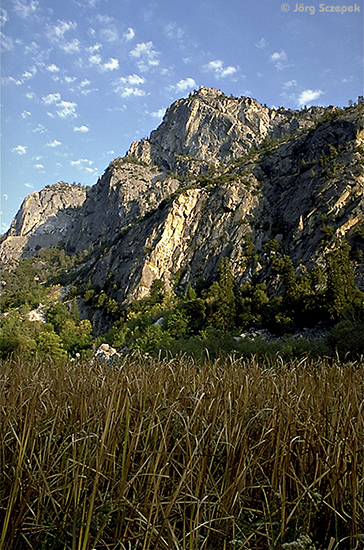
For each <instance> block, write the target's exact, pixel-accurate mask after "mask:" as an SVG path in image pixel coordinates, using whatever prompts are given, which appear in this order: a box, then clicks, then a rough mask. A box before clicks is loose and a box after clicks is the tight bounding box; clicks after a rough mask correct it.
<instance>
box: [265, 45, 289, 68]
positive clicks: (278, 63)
mask: <svg viewBox="0 0 364 550" xmlns="http://www.w3.org/2000/svg"><path fill="white" fill-rule="evenodd" d="M269 61H270V62H271V63H274V66H275V67H276V69H278V70H279V71H281V70H282V69H285V68H286V67H288V56H287V54H286V52H285V51H284V50H282V51H281V52H274V53H273V54H272V55H271V56H270V57H269Z"/></svg>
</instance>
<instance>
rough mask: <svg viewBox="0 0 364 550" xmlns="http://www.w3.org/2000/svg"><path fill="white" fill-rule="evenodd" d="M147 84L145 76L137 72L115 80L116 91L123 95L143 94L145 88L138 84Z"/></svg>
mask: <svg viewBox="0 0 364 550" xmlns="http://www.w3.org/2000/svg"><path fill="white" fill-rule="evenodd" d="M142 84H145V78H143V77H142V76H139V75H137V74H131V75H129V76H122V77H120V78H118V79H117V80H115V81H114V82H113V87H114V92H115V93H119V94H120V95H121V97H131V96H143V95H145V92H144V90H141V89H140V88H139V87H138V86H141V85H142Z"/></svg>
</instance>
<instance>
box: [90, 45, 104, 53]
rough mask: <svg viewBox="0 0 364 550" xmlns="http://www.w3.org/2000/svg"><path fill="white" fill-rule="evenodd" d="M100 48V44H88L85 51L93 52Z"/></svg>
mask: <svg viewBox="0 0 364 550" xmlns="http://www.w3.org/2000/svg"><path fill="white" fill-rule="evenodd" d="M101 48H102V46H101V44H99V43H97V44H95V45H94V46H90V47H89V48H87V51H88V52H90V53H95V52H98V51H99V50H100V49H101Z"/></svg>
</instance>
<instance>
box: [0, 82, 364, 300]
mask: <svg viewBox="0 0 364 550" xmlns="http://www.w3.org/2000/svg"><path fill="white" fill-rule="evenodd" d="M361 110H362V105H355V106H353V107H350V108H347V109H346V110H341V109H337V108H334V107H329V108H321V107H311V108H310V109H303V110H301V111H291V110H286V109H283V108H280V109H277V110H273V109H269V108H268V107H264V106H261V105H260V104H259V103H258V102H256V100H253V99H251V98H245V97H242V98H228V97H227V96H226V95H225V94H223V93H222V92H221V91H219V90H214V89H211V88H204V87H201V88H200V89H199V90H198V91H196V92H194V93H193V94H190V96H189V97H188V98H187V99H179V100H177V101H176V102H174V103H173V104H172V105H171V106H170V107H169V109H167V111H166V114H165V116H164V119H163V122H162V123H161V125H160V126H159V127H158V128H157V129H156V130H154V131H153V132H151V135H150V137H149V138H148V139H143V140H141V141H139V142H133V143H132V144H131V146H130V148H129V150H128V151H127V153H126V155H125V157H123V158H120V157H118V158H117V159H114V161H112V162H111V163H110V165H109V166H108V167H107V169H106V170H105V173H104V174H103V176H102V177H101V178H99V180H98V182H97V183H96V184H95V185H94V186H93V187H91V188H90V189H88V190H81V188H78V190H77V191H76V188H74V190H75V197H74V198H73V199H72V200H71V196H72V186H69V187H67V190H66V188H64V191H63V195H64V197H66V196H67V197H69V199H68V200H69V202H68V203H67V201H66V202H63V203H62V201H59V200H58V199H57V198H56V195H57V193H58V192H59V191H58V190H57V193H55V195H54V197H53V198H52V197H48V199H47V200H48V202H49V201H50V202H51V203H52V204H53V209H52V208H48V210H47V209H45V210H44V217H43V218H42V217H40V218H39V216H38V218H39V219H38V220H37V222H36V223H35V224H34V223H33V226H32V228H31V229H30V231H28V233H27V234H25V233H24V231H23V230H22V229H21V227H23V226H22V225H21V224H20V225H19V220H20V219H22V220H23V224H24V219H25V218H27V219H28V218H29V219H32V217H34V216H35V217H36V215H35V214H36V212H38V210H39V208H38V210H36V209H35V210H36V212H35V213H34V211H32V207H29V206H27V205H28V203H29V196H28V197H27V199H25V201H24V203H23V205H22V207H21V209H20V211H19V212H18V214H17V215H16V217H15V218H14V221H13V224H12V226H11V229H10V230H9V232H8V233H7V235H6V236H5V238H4V240H3V242H2V244H1V258H2V261H3V262H4V264H5V265H6V264H9V262H10V263H11V260H16V259H17V258H19V257H20V256H23V257H27V256H32V255H33V254H35V253H36V252H37V250H39V248H41V247H46V248H48V247H49V246H55V245H62V246H63V247H64V248H65V250H66V251H68V252H69V253H76V252H80V251H83V250H88V251H89V252H90V255H89V258H88V260H87V262H86V263H85V264H84V266H83V276H82V277H83V279H84V280H85V279H87V280H89V281H90V282H91V285H92V286H97V287H98V288H106V287H108V286H110V285H109V280H110V278H111V279H112V281H113V285H112V288H110V289H109V290H110V292H111V295H112V296H113V298H115V299H116V300H117V302H118V303H119V304H120V306H122V307H123V306H125V305H127V304H128V303H130V302H131V301H132V300H134V299H141V298H143V297H145V296H147V295H148V293H149V291H150V288H151V286H152V284H153V281H154V280H155V279H162V280H163V281H164V283H165V284H166V287H167V288H172V287H173V284H174V282H173V281H174V280H175V278H176V275H177V274H178V273H179V284H180V285H181V287H183V288H186V286H187V285H188V284H192V285H195V284H196V283H197V282H198V281H199V280H207V281H211V280H213V278H214V277H215V276H216V275H215V274H216V272H217V266H218V265H219V262H220V261H221V258H222V257H224V256H228V257H229V258H230V261H231V266H232V272H233V274H234V276H235V277H236V278H237V281H238V282H239V284H242V283H243V282H244V281H247V280H252V279H254V280H258V281H263V280H265V279H269V278H270V279H271V289H272V292H273V291H274V287H277V285H278V286H279V275H277V274H274V273H273V272H272V265H271V264H272V259H273V257H274V255H277V253H276V252H275V251H274V250H269V243H270V242H271V241H272V240H273V239H274V240H275V241H276V242H277V243H278V245H279V248H280V254H281V255H282V256H283V255H284V254H286V255H288V256H289V257H290V258H291V259H292V261H293V264H294V265H295V268H296V269H297V270H298V272H301V273H305V272H307V270H309V269H311V268H313V267H314V266H315V265H316V266H320V265H321V266H322V265H324V262H325V260H324V258H325V253H326V252H327V251H328V250H330V249H332V247H333V246H334V242H335V239H341V238H343V237H345V236H346V237H348V238H349V239H350V238H351V237H352V236H353V235H354V233H355V230H356V228H357V227H361V225H362V221H363V209H362V200H361V197H362V190H363V183H364V179H363V175H362V171H361V162H362V148H363V129H362V122H361ZM247 122H248V123H249V124H247ZM248 130H249V131H248ZM57 185H58V184H57ZM59 185H61V184H59ZM64 185H66V184H64ZM42 193H43V195H44V200H45V201H46V202H47V200H46V199H45V197H46V196H48V195H47V194H46V192H45V190H43V191H41V192H40V194H39V197H41V196H42ZM33 195H34V196H35V194H33ZM63 195H62V196H63ZM30 196H32V195H30ZM27 201H28V202H27ZM52 201H53V202H52ZM40 202H41V200H40ZM33 210H34V209H33ZM34 219H35V218H34ZM27 223H28V222H27ZM30 225H31V224H30ZM29 227H30V226H29ZM353 238H354V237H353ZM354 240H355V239H354ZM356 241H357V239H356ZM274 246H277V245H274ZM92 249H97V250H99V251H101V252H98V253H97V254H94V255H93V254H92ZM362 268H363V259H362V256H360V253H359V251H358V254H356V256H355V273H356V276H357V281H358V284H359V286H360V288H363V280H362V277H361V276H360V274H361V273H362ZM272 273H273V275H274V276H272ZM110 274H112V277H111V276H110ZM75 277H76V278H77V274H75ZM79 285H80V287H82V286H84V282H83V281H82V280H81V279H80V280H79Z"/></svg>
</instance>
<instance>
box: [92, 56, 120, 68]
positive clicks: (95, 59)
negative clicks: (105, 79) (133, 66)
mask: <svg viewBox="0 0 364 550" xmlns="http://www.w3.org/2000/svg"><path fill="white" fill-rule="evenodd" d="M88 60H89V62H90V63H92V65H97V67H99V69H100V71H101V72H105V71H114V70H115V69H118V68H119V60H118V59H115V58H114V57H111V58H110V59H109V61H107V62H106V63H103V62H102V57H101V55H100V54H95V55H91V56H90V57H89V58H88Z"/></svg>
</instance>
